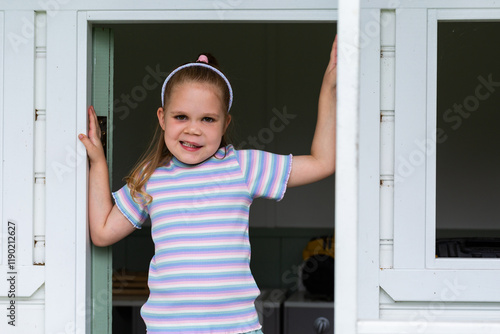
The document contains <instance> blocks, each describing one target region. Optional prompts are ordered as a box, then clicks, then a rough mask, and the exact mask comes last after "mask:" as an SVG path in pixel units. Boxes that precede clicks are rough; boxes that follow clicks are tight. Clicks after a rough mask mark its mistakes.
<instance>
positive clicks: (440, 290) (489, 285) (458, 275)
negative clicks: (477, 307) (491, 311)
mask: <svg viewBox="0 0 500 334" xmlns="http://www.w3.org/2000/svg"><path fill="white" fill-rule="evenodd" d="M499 277H500V270H432V269H420V270H411V269H408V270H397V269H384V270H381V271H380V287H381V288H382V289H384V291H385V292H387V294H388V295H389V296H391V298H392V299H394V300H395V301H424V302H500V284H498V278H499Z"/></svg>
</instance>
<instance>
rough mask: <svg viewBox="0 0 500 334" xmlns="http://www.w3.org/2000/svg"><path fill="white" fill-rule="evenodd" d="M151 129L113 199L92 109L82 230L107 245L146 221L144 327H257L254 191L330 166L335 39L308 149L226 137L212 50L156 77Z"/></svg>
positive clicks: (266, 193)
mask: <svg viewBox="0 0 500 334" xmlns="http://www.w3.org/2000/svg"><path fill="white" fill-rule="evenodd" d="M161 98H162V106H161V107H160V108H158V111H157V115H158V121H159V131H158V134H157V136H156V137H157V138H156V139H155V141H154V143H153V144H152V146H151V148H150V150H149V152H148V153H147V154H146V155H145V157H144V158H143V159H142V161H141V162H140V163H139V164H138V165H137V167H136V168H135V169H134V170H133V171H132V173H131V174H130V176H129V177H128V178H127V184H126V185H125V186H124V187H123V188H122V189H120V190H119V191H117V192H115V193H113V197H114V199H115V204H114V205H113V203H112V200H111V194H110V190H109V181H108V168H107V164H106V159H105V157H104V151H103V148H102V145H101V142H100V132H99V126H98V122H97V117H96V115H95V112H94V109H93V108H92V107H90V108H89V118H90V124H89V135H88V137H87V136H85V135H83V134H80V135H79V139H80V140H81V141H82V143H83V144H84V145H85V147H86V149H87V153H88V156H89V159H90V164H91V167H90V177H89V224H90V234H91V238H92V241H93V243H94V244H95V245H97V246H108V245H111V244H113V243H115V242H117V241H119V240H120V239H122V238H124V237H125V236H127V235H128V234H130V233H132V232H133V231H134V230H135V229H136V228H140V227H141V224H142V223H143V222H144V221H145V220H146V218H147V216H148V215H149V216H150V217H151V221H152V228H151V232H152V237H153V240H154V244H155V255H154V257H153V258H152V260H151V264H150V269H149V279H148V285H149V289H150V296H149V299H148V301H147V302H146V304H145V305H144V306H143V307H142V310H141V315H142V317H143V319H144V321H145V323H146V326H147V330H148V333H262V332H261V331H260V325H259V322H258V317H257V313H256V311H255V307H254V301H255V298H256V297H257V295H258V294H259V290H258V288H257V286H256V284H255V281H254V279H253V277H252V274H251V272H250V266H249V265H250V244H249V239H248V214H249V208H250V204H251V202H252V200H253V198H256V197H267V198H272V199H276V200H280V199H281V198H282V197H283V195H284V192H285V190H286V188H287V187H294V186H299V185H303V184H308V183H311V182H315V181H318V180H320V179H322V178H324V177H326V176H329V175H331V174H332V173H333V172H334V169H335V117H336V115H335V104H336V41H335V42H334V45H333V48H332V52H331V55H330V62H329V64H328V67H327V70H326V73H325V76H324V78H323V84H322V87H321V92H320V98H319V107H318V120H317V125H316V130H315V134H314V138H313V143H312V147H311V155H308V156H295V157H293V161H292V156H291V155H290V156H283V155H276V154H271V153H267V152H263V151H257V150H241V151H240V150H236V149H234V147H233V146H232V145H229V144H228V143H227V142H226V138H225V132H226V129H227V127H228V125H229V123H230V122H231V115H230V114H229V111H230V109H231V104H232V101H233V91H232V88H231V84H230V83H229V81H228V80H227V78H226V76H225V75H224V74H223V73H222V72H220V71H219V70H218V68H217V63H216V61H215V59H213V57H211V56H210V55H201V56H200V57H199V58H198V60H197V61H196V62H194V63H188V64H185V65H183V66H180V67H178V68H177V69H175V70H174V71H173V72H172V73H171V74H170V75H169V76H168V77H167V79H166V80H165V83H164V84H163V88H162V93H161Z"/></svg>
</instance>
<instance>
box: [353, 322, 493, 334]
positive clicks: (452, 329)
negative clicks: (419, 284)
mask: <svg viewBox="0 0 500 334" xmlns="http://www.w3.org/2000/svg"><path fill="white" fill-rule="evenodd" d="M401 333H405V334H422V333H425V334H471V333H481V334H498V333H500V322H429V321H411V322H410V321H382V320H381V321H360V322H358V334H401Z"/></svg>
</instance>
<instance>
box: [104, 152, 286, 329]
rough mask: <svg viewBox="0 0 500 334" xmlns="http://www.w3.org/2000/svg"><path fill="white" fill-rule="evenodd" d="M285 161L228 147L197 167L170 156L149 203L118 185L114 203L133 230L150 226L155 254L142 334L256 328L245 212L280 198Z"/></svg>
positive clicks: (154, 180) (152, 184) (153, 182)
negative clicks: (258, 203) (255, 203)
mask: <svg viewBox="0 0 500 334" xmlns="http://www.w3.org/2000/svg"><path fill="white" fill-rule="evenodd" d="M291 160H292V156H291V155H290V156H285V155H276V154H271V153H267V152H263V151H257V150H242V151H239V150H235V149H234V148H233V147H232V146H231V145H230V146H228V147H226V148H222V149H220V150H219V151H218V152H217V153H216V154H215V157H212V158H210V159H208V160H206V161H204V162H202V163H200V164H197V165H186V164H183V163H182V162H180V161H179V160H177V159H175V157H174V158H173V159H172V160H171V161H170V162H169V163H168V164H167V165H166V166H164V167H159V168H157V169H156V171H155V172H154V173H153V175H152V176H151V178H150V180H149V181H148V183H147V184H146V187H145V189H146V192H147V193H148V194H149V195H151V196H152V197H153V201H152V203H151V204H149V205H147V206H143V205H139V204H137V203H136V202H134V201H133V200H132V197H131V196H130V190H129V188H128V187H127V186H124V187H123V188H122V189H120V190H119V191H117V192H115V193H113V196H114V198H115V201H116V205H117V206H118V208H119V209H120V211H121V212H122V213H123V214H124V215H125V217H127V218H128V219H129V220H130V221H131V222H132V224H134V226H136V227H137V228H140V226H141V224H142V223H143V222H144V221H145V219H146V218H147V216H148V214H149V216H150V217H151V221H152V229H151V232H152V237H153V241H154V244H155V255H154V257H153V258H152V260H151V264H150V268H149V279H148V285H149V289H150V295H149V299H148V301H147V302H146V304H144V306H143V307H142V309H141V315H142V317H143V319H144V321H145V323H146V326H147V330H148V333H193V334H194V333H245V332H249V331H252V330H256V329H259V328H260V325H259V322H258V317H257V313H256V311H255V306H254V301H255V298H256V297H257V295H258V294H259V290H258V288H257V285H256V284H255V281H254V279H253V276H252V274H251V272H250V243H249V239H248V214H249V209H250V204H251V203H252V200H253V198H256V197H266V198H271V199H276V200H280V199H281V198H282V197H283V195H284V193H285V190H286V184H287V182H288V177H289V174H290V169H291Z"/></svg>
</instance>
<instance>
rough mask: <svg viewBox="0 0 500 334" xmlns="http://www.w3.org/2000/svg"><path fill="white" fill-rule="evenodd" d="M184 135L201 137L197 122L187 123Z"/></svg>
mask: <svg viewBox="0 0 500 334" xmlns="http://www.w3.org/2000/svg"><path fill="white" fill-rule="evenodd" d="M184 133H186V134H190V135H196V136H199V135H201V129H200V126H199V124H198V123H197V122H189V124H187V125H186V128H185V129H184Z"/></svg>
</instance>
